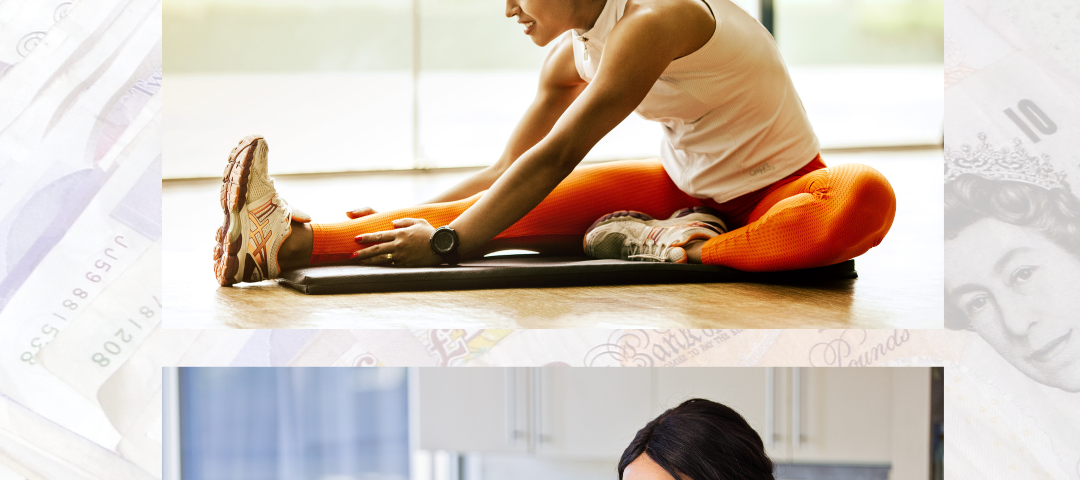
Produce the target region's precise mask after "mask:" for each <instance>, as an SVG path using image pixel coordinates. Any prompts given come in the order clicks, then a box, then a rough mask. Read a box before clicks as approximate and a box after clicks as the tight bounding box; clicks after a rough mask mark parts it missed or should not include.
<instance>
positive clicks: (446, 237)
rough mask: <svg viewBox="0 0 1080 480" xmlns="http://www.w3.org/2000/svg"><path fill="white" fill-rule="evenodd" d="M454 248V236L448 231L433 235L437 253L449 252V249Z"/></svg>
mask: <svg viewBox="0 0 1080 480" xmlns="http://www.w3.org/2000/svg"><path fill="white" fill-rule="evenodd" d="M453 246H454V234H452V233H450V232H448V231H445V230H444V231H441V232H438V233H436V234H435V249H436V250H438V251H439V253H443V252H449V251H450V247H453Z"/></svg>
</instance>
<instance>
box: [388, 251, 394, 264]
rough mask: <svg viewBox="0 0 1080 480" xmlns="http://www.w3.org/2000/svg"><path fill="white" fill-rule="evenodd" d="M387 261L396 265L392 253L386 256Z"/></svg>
mask: <svg viewBox="0 0 1080 480" xmlns="http://www.w3.org/2000/svg"><path fill="white" fill-rule="evenodd" d="M386 259H387V260H390V263H394V254H392V253H387V254H386Z"/></svg>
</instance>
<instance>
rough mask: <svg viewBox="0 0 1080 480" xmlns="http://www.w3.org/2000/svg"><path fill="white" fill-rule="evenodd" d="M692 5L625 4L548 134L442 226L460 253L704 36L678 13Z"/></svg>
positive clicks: (567, 165) (510, 218)
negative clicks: (592, 69)
mask: <svg viewBox="0 0 1080 480" xmlns="http://www.w3.org/2000/svg"><path fill="white" fill-rule="evenodd" d="M695 7H696V8H700V7H698V6H693V5H691V6H687V4H686V3H683V2H664V1H662V0H661V1H660V2H656V4H653V3H652V2H649V4H648V5H633V4H628V5H627V10H626V12H625V14H624V16H623V18H622V19H621V20H620V21H619V23H617V24H616V25H615V27H614V28H613V29H612V31H611V33H610V34H609V35H608V41H607V44H606V45H605V47H604V52H603V57H602V59H601V61H600V66H599V68H598V69H597V73H596V76H595V78H594V79H593V81H592V82H591V83H590V84H589V85H588V86H587V87H586V88H585V90H584V91H583V92H582V93H581V95H580V96H579V97H578V99H577V100H576V101H575V102H574V103H573V104H572V105H571V106H570V107H569V108H568V109H567V110H566V113H565V114H564V115H563V117H562V118H560V119H559V121H558V122H556V124H555V125H554V127H553V128H552V130H551V133H550V134H549V135H548V136H546V137H545V138H544V139H543V140H541V141H540V142H538V143H537V144H536V145H535V146H534V147H533V148H531V149H529V150H528V151H526V152H525V153H524V154H522V155H521V157H520V158H519V159H518V160H517V162H515V163H514V164H513V165H511V166H510V168H508V169H507V170H506V172H505V173H504V174H503V175H502V176H501V177H500V178H499V179H498V180H497V181H496V182H495V183H494V184H493V185H492V186H491V188H490V189H489V190H488V193H487V194H485V195H484V196H483V197H482V198H480V200H478V201H477V202H476V204H474V205H473V206H472V207H471V208H469V209H468V210H466V211H465V212H464V213H463V214H461V215H460V216H459V217H458V218H457V219H456V220H454V221H453V222H452V223H451V224H450V226H451V227H452V228H454V229H455V230H457V232H458V235H459V238H460V241H461V246H460V250H461V251H462V252H468V251H470V250H473V249H475V248H478V247H480V246H481V245H483V244H484V243H486V242H488V241H489V240H491V239H492V238H494V237H495V236H496V235H498V234H499V233H500V232H502V231H503V230H505V229H507V228H509V227H510V226H511V225H513V224H514V222H516V221H517V220H519V219H520V218H521V217H524V216H525V215H526V214H527V213H529V211H530V210H532V209H533V208H535V207H536V205H538V204H539V203H540V202H541V201H542V200H543V199H544V198H545V197H546V196H547V195H548V194H549V193H551V191H552V190H554V189H555V187H556V186H557V185H558V184H559V182H561V181H562V180H563V179H564V178H566V176H567V175H569V174H570V172H571V171H573V169H574V168H575V167H576V166H577V165H578V163H580V162H581V160H582V159H583V158H584V157H585V154H586V153H588V152H589V150H590V149H592V147H593V146H594V145H596V143H597V142H598V141H600V139H601V138H603V136H604V135H606V134H607V133H608V132H610V131H611V130H612V129H613V128H615V126H617V125H618V124H619V123H620V122H622V120H623V119H625V118H626V117H627V115H629V114H630V112H632V111H633V110H634V109H635V108H637V106H638V104H640V103H641V100H642V99H644V98H645V95H646V94H648V92H649V90H650V89H651V88H652V86H653V84H655V83H656V80H657V79H658V78H659V77H660V74H661V73H663V71H664V69H666V68H667V66H668V64H670V63H671V61H672V60H674V59H676V58H678V57H681V56H684V55H688V54H690V53H693V52H694V51H696V50H697V49H698V48H700V47H701V46H702V45H704V44H705V43H706V42H707V41H708V38H709V37H710V36H711V35H712V28H709V29H708V31H707V32H704V33H705V34H704V35H701V33H702V32H699V31H696V30H695V29H693V28H687V25H688V22H686V20H685V19H686V18H687V16H686V15H681V14H680V13H683V10H684V9H686V8H695ZM697 12H698V13H700V10H697ZM691 18H693V17H691ZM698 18H700V17H698ZM710 20H711V19H710ZM709 23H711V22H709ZM697 30H701V29H697Z"/></svg>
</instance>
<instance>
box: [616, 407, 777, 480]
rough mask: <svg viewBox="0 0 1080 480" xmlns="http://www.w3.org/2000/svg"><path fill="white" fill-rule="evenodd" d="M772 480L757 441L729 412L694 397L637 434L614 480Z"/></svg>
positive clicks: (751, 432)
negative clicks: (617, 476)
mask: <svg viewBox="0 0 1080 480" xmlns="http://www.w3.org/2000/svg"><path fill="white" fill-rule="evenodd" d="M667 475H670V477H671V478H673V479H674V480H773V478H774V477H773V463H772V460H770V459H769V456H768V455H766V454H765V446H764V444H762V442H761V437H760V436H758V434H757V432H755V431H754V429H753V428H750V425H749V424H747V423H746V420H744V419H743V418H742V416H741V415H739V414H738V412H736V411H735V410H732V409H730V408H728V407H726V406H724V405H721V404H719V403H716V402H712V401H709V400H702V399H700V398H695V399H691V400H687V401H685V402H683V403H682V404H681V405H679V406H677V407H675V408H672V409H670V410H668V411H666V412H664V413H663V414H661V415H660V416H659V417H656V419H654V420H653V421H651V422H649V423H648V424H647V425H645V428H642V429H641V430H639V431H638V433H637V435H636V436H635V437H634V440H633V441H632V442H630V446H628V447H626V450H625V451H624V452H623V455H622V459H621V460H619V480H670V479H668V478H667Z"/></svg>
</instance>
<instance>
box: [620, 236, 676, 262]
mask: <svg viewBox="0 0 1080 480" xmlns="http://www.w3.org/2000/svg"><path fill="white" fill-rule="evenodd" d="M627 248H628V249H629V251H628V252H627V255H626V259H627V260H637V259H640V260H645V259H651V260H656V261H657V262H666V261H667V259H668V257H667V254H668V252H670V251H671V249H672V248H674V247H671V246H668V245H667V244H663V243H656V242H654V241H652V240H645V242H644V243H629V242H628V243H627Z"/></svg>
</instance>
